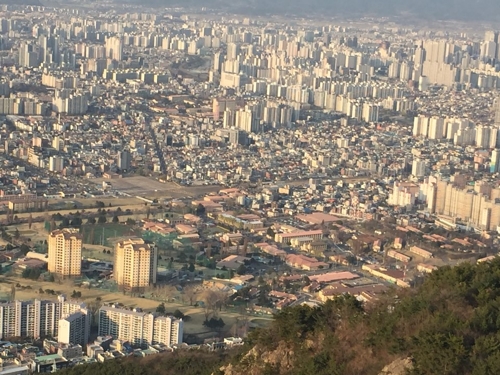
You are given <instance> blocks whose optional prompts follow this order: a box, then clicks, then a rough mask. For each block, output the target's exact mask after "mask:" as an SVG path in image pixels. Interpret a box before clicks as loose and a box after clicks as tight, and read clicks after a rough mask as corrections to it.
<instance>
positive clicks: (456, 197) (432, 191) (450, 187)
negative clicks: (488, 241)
mask: <svg viewBox="0 0 500 375" xmlns="http://www.w3.org/2000/svg"><path fill="white" fill-rule="evenodd" d="M421 192H422V195H423V196H424V197H425V198H426V201H427V209H428V211H429V212H430V213H433V214H437V215H443V216H447V217H452V218H456V219H460V220H462V222H463V223H465V224H467V225H470V226H472V227H475V228H480V229H483V230H492V229H495V228H496V227H498V226H499V225H500V189H498V188H493V187H492V186H491V185H490V184H487V183H483V182H481V181H478V182H476V183H474V184H473V185H470V184H468V183H467V182H466V181H462V179H461V178H460V176H454V178H453V180H450V181H447V180H442V179H440V178H439V177H434V176H431V177H429V178H428V179H427V180H426V181H425V182H424V183H423V184H422V185H421Z"/></svg>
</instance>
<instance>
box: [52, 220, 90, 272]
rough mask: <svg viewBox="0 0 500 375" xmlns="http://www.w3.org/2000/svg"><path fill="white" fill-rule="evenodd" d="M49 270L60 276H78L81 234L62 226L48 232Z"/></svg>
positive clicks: (80, 257) (80, 264) (80, 268)
mask: <svg viewBox="0 0 500 375" xmlns="http://www.w3.org/2000/svg"><path fill="white" fill-rule="evenodd" d="M48 244H49V264H48V267H49V271H50V272H52V273H57V274H59V275H62V276H79V275H80V274H81V271H82V235H81V234H80V233H78V229H71V228H64V229H61V230H55V231H53V232H51V233H50V234H49V241H48Z"/></svg>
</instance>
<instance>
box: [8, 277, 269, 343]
mask: <svg viewBox="0 0 500 375" xmlns="http://www.w3.org/2000/svg"><path fill="white" fill-rule="evenodd" d="M17 283H19V284H20V285H22V286H28V285H30V286H31V289H24V290H23V289H22V288H19V287H18V288H16V295H15V298H16V299H17V300H31V299H35V298H37V299H55V298H56V297H55V296H53V295H47V294H45V293H43V294H40V293H39V289H42V290H47V289H52V290H54V291H56V292H57V293H58V294H65V295H66V296H68V297H69V296H71V293H72V292H73V290H76V291H79V292H81V293H82V298H81V299H82V300H83V301H84V302H87V303H89V302H94V301H95V300H96V298H98V297H99V298H101V302H102V303H121V304H123V305H125V306H128V307H140V308H142V309H143V310H146V311H155V310H156V308H157V306H158V305H159V303H160V302H159V301H155V300H151V299H148V298H139V297H132V296H129V295H125V294H123V293H121V292H111V293H110V292H109V291H107V290H102V289H87V288H83V287H82V288H80V287H76V286H74V285H73V282H72V280H61V281H60V282H58V281H56V282H47V281H36V283H35V282H33V281H31V280H27V279H23V278H21V277H17V276H2V277H1V278H0V297H1V298H7V297H8V296H9V295H10V293H11V286H12V285H16V284H17ZM165 307H166V310H167V312H169V313H173V312H174V311H175V310H177V309H179V310H180V311H182V312H183V313H184V314H185V315H189V317H190V319H189V320H188V321H186V322H185V323H184V332H185V334H206V333H208V332H209V331H210V330H209V329H207V328H206V327H204V326H203V321H204V320H205V315H204V311H203V308H200V307H193V306H189V305H184V304H181V303H171V302H166V303H165ZM219 315H220V317H221V318H222V319H223V320H224V322H225V324H226V325H225V327H224V330H227V331H228V332H231V329H232V327H233V325H234V324H235V322H236V321H237V320H239V321H242V320H243V318H244V317H243V316H242V315H241V314H240V313H238V312H232V311H225V310H222V311H221V312H220V313H219ZM264 320H268V319H266V318H262V319H261V318H259V319H258V321H259V325H260V323H261V322H263V321H264Z"/></svg>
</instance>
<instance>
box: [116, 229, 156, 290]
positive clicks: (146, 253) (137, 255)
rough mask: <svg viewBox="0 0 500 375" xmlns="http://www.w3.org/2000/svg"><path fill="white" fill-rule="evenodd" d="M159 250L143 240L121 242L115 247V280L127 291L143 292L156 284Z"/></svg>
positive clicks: (132, 239) (134, 239) (133, 239)
mask: <svg viewBox="0 0 500 375" xmlns="http://www.w3.org/2000/svg"><path fill="white" fill-rule="evenodd" d="M157 267H158V249H157V248H156V246H155V245H154V244H152V243H146V242H145V241H144V240H143V239H142V238H131V239H128V240H124V241H120V242H118V243H117V244H116V247H115V260H114V269H113V274H114V279H115V280H116V283H117V284H118V286H120V287H122V288H124V289H125V290H133V291H141V290H144V288H147V287H148V286H149V285H151V284H155V283H156V271H157Z"/></svg>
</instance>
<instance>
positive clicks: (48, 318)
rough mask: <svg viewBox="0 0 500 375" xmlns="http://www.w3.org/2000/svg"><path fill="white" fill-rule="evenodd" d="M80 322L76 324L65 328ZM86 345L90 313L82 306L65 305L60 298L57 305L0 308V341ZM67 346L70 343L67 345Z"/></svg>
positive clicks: (24, 304)
mask: <svg viewBox="0 0 500 375" xmlns="http://www.w3.org/2000/svg"><path fill="white" fill-rule="evenodd" d="M77 319H79V323H78V324H69V325H67V324H65V323H61V320H67V321H69V322H71V321H75V320H77ZM61 328H62V329H63V330H62V332H61V333H62V334H63V336H64V337H61V338H62V339H63V340H64V341H69V339H71V340H74V341H71V343H72V344H80V345H86V344H87V341H88V336H89V332H90V312H89V311H88V310H87V308H86V306H85V304H83V303H78V302H73V301H68V300H66V298H65V296H63V295H61V296H59V297H58V298H57V301H48V300H38V299H36V300H34V301H13V302H7V303H1V304H0V337H1V339H5V338H7V337H13V336H18V337H32V338H35V339H36V338H39V337H58V335H59V333H60V331H59V330H60V329H61ZM67 343H69V342H67Z"/></svg>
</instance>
